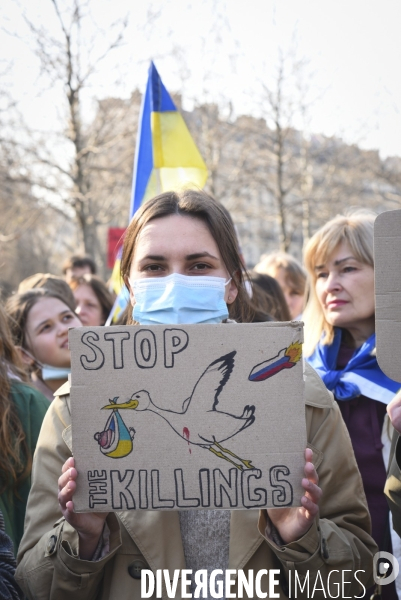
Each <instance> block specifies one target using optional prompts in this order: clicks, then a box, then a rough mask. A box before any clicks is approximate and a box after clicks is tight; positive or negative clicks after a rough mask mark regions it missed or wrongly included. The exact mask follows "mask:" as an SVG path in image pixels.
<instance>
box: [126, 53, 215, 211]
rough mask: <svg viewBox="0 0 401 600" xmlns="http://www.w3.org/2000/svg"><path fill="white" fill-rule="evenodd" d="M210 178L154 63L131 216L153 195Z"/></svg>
mask: <svg viewBox="0 0 401 600" xmlns="http://www.w3.org/2000/svg"><path fill="white" fill-rule="evenodd" d="M206 179H207V168H206V165H205V163H204V160H203V158H202V157H201V155H200V153H199V150H198V148H197V147H196V145H195V142H194V140H193V139H192V137H191V134H190V133H189V131H188V128H187V126H186V125H185V121H184V119H183V118H182V115H181V114H180V113H179V112H178V110H177V108H176V106H175V104H174V102H173V101H172V99H171V96H170V94H169V93H168V91H167V90H166V88H165V87H164V85H163V82H162V80H161V79H160V75H159V73H158V72H157V70H156V67H155V65H154V64H153V62H151V63H150V67H149V77H148V83H147V86H146V92H145V96H144V99H143V103H142V108H141V116H140V129H139V133H138V138H137V145H136V152H135V162H134V177H133V183H132V197H131V208H130V219H131V218H132V217H133V215H134V213H135V211H137V210H138V208H139V207H140V206H141V204H142V203H143V202H145V201H146V200H149V198H152V197H153V196H156V195H157V194H160V193H162V192H167V191H169V190H177V189H178V188H180V187H183V186H188V187H191V186H192V187H198V188H202V187H203V186H204V185H205V183H206Z"/></svg>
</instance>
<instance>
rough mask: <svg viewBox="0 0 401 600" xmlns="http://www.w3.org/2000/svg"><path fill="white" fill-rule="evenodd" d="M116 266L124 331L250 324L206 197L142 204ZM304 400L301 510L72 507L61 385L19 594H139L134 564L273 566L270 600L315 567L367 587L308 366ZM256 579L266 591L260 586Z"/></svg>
mask: <svg viewBox="0 0 401 600" xmlns="http://www.w3.org/2000/svg"><path fill="white" fill-rule="evenodd" d="M121 266H122V275H123V277H124V281H125V282H126V284H127V286H128V287H129V291H130V297H131V303H132V305H133V315H132V317H131V323H133V324H135V323H138V322H139V323H140V324H141V325H143V324H146V326H151V325H150V324H151V323H162V324H166V323H169V324H176V323H220V322H223V323H224V322H228V323H230V322H232V321H233V320H236V321H242V322H249V320H250V317H251V316H252V315H250V307H249V301H248V296H247V292H246V290H245V286H244V280H243V272H242V264H241V260H240V257H239V254H238V248H237V242H236V238H235V232H234V229H233V227H232V225H231V224H230V222H229V221H228V220H227V218H226V216H225V214H224V212H223V211H222V210H221V208H220V207H219V205H218V204H217V203H216V202H215V201H214V200H213V199H212V198H210V197H209V196H207V195H206V194H204V193H202V192H199V191H189V190H187V191H185V192H181V193H179V194H178V193H173V192H169V193H165V194H161V195H160V196H158V197H156V198H154V199H152V200H149V201H148V202H147V203H146V204H144V205H143V206H142V207H141V209H140V210H139V211H138V212H137V213H136V214H135V216H134V218H133V220H132V221H131V223H130V225H129V227H128V229H127V233H126V236H125V242H124V250H123V256H122V261H121ZM224 326H225V327H235V328H237V327H238V335H239V336H240V335H241V326H240V325H236V324H227V325H224ZM306 404H307V405H306V428H307V435H308V442H309V444H310V445H311V446H310V447H311V448H314V450H313V452H312V450H311V449H310V448H308V449H307V450H306V452H305V461H306V462H305V471H304V479H303V480H302V485H303V487H304V489H305V495H304V496H303V498H302V506H301V507H295V508H289V509H280V510H264V511H257V510H248V511H246V510H244V511H241V510H238V511H237V510H236V511H232V513H230V511H226V510H220V511H218V510H217V511H214V510H210V511H207V510H206V511H202V510H200V511H192V510H189V511H181V512H180V511H178V512H165V511H146V510H142V511H135V510H133V511H125V512H120V513H117V514H112V513H110V514H105V513H74V502H73V499H74V492H75V489H76V478H77V471H76V469H75V467H74V459H73V458H72V455H71V427H70V424H71V415H70V404H69V387H68V385H66V386H65V387H64V388H63V389H62V390H60V391H59V397H58V398H56V400H55V402H53V403H52V405H51V407H50V409H49V412H48V415H47V418H46V420H45V423H44V425H43V429H42V434H41V440H40V443H39V447H38V450H37V453H36V456H35V465H34V473H35V475H34V480H35V481H34V485H33V488H32V492H31V496H30V499H29V508H28V511H27V520H26V532H25V536H24V539H23V542H22V545H21V548H20V554H19V566H18V568H17V574H16V577H17V581H18V582H19V583H20V585H21V586H22V587H23V589H24V591H25V593H26V594H27V596H28V598H36V597H46V598H49V599H50V600H56V599H57V600H64V599H67V598H68V599H69V598H71V596H72V595H73V596H74V598H75V600H80V599H86V598H89V597H91V598H96V599H97V600H111V599H114V598H117V597H118V598H120V599H121V600H128V599H129V600H132V599H134V600H135V599H138V600H139V598H140V597H141V581H140V579H139V578H138V577H137V576H136V574H135V568H134V565H135V564H141V565H147V566H145V567H144V568H149V569H152V570H153V571H155V570H157V569H167V570H169V571H170V578H171V579H172V578H173V571H174V569H184V568H186V567H187V568H189V569H193V570H194V571H196V570H198V569H200V568H204V569H207V570H209V569H215V568H221V569H222V570H223V571H224V570H225V569H227V568H230V569H243V570H244V571H245V572H246V573H247V576H249V575H248V574H249V572H251V570H252V573H253V577H257V574H258V572H259V570H260V569H267V570H269V569H280V571H281V577H280V584H279V585H278V588H276V590H277V591H279V592H280V598H284V597H287V596H286V593H288V592H285V589H286V585H287V583H286V581H287V580H288V574H289V570H294V569H297V570H298V573H299V575H300V576H301V577H304V576H306V573H309V574H310V575H311V577H316V576H317V572H318V571H319V572H320V574H321V576H322V577H323V579H326V580H327V576H328V573H329V572H330V571H333V570H336V569H337V571H335V572H334V575H335V573H340V571H341V569H349V570H351V571H353V572H355V571H357V570H359V569H360V570H361V571H360V572H359V576H360V581H362V582H363V583H364V584H365V585H367V584H368V583H369V582H370V579H371V570H372V554H373V553H374V552H375V550H376V547H375V545H374V543H373V541H372V539H371V537H370V535H369V531H370V522H369V517H368V513H367V506H366V501H365V497H364V494H363V491H362V485H361V480H360V475H359V472H358V469H357V467H356V464H355V459H354V456H353V452H352V448H351V445H350V442H349V437H348V434H347V432H346V430H345V427H344V424H343V422H342V419H341V415H340V413H339V410H338V407H337V406H336V405H335V404H334V403H333V401H332V398H331V396H330V394H329V393H328V392H327V390H326V389H325V387H324V386H323V384H322V382H321V380H320V379H319V377H318V376H317V375H316V374H315V373H314V372H313V370H312V369H309V368H307V372H306ZM312 457H313V459H314V460H316V459H318V461H319V465H318V467H317V468H315V467H314V465H313V463H312ZM36 465H37V467H36ZM57 482H58V488H59V494H58V497H57V496H56V494H55V492H54V490H55V488H56V487H57ZM39 505H40V506H42V510H41V511H40V514H38V512H37V510H36V509H37V507H38V506H39ZM326 540H327V543H328V547H326V545H325V544H326ZM50 543H51V551H50V552H49V551H48V550H46V549H47V548H49V544H50ZM137 561H140V562H139V563H137ZM333 579H335V577H334V578H333ZM261 585H262V588H263V591H264V592H266V593H267V591H268V589H269V588H268V580H267V578H262V579H261ZM344 589H345V592H346V593H347V595H348V596H351V595H359V594H360V591H361V587H360V585H359V584H358V583H357V582H356V581H355V580H354V581H353V582H352V583H351V584H350V585H346V586H345V588H344ZM315 597H316V598H322V597H326V596H323V595H322V594H320V595H319V594H316V595H315Z"/></svg>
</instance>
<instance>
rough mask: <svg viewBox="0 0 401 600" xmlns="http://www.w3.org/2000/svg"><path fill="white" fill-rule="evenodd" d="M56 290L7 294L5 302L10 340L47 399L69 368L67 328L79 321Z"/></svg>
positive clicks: (63, 379)
mask: <svg viewBox="0 0 401 600" xmlns="http://www.w3.org/2000/svg"><path fill="white" fill-rule="evenodd" d="M68 302H69V300H68V298H66V299H64V298H63V297H61V296H59V295H58V293H56V292H53V291H51V290H49V289H46V288H40V289H32V290H28V291H27V292H24V293H23V294H15V295H14V296H11V297H10V298H9V299H8V301H7V304H6V311H7V314H8V318H9V324H10V329H11V332H12V335H13V339H14V344H15V345H16V346H17V347H18V348H19V349H20V352H21V356H22V359H23V361H24V362H25V364H27V365H28V367H29V370H30V372H31V379H32V383H33V385H34V386H35V387H36V388H37V389H38V390H39V391H40V392H42V394H44V396H46V398H47V399H48V400H49V401H50V402H51V401H52V400H53V394H54V392H55V391H56V390H57V389H58V388H59V387H60V386H61V385H63V384H64V383H65V382H66V381H67V379H68V374H69V372H70V368H71V357H70V351H69V349H68V329H69V328H70V327H79V326H81V325H82V323H81V321H80V320H79V318H78V317H77V315H76V314H75V312H74V309H75V306H72V305H69V304H68Z"/></svg>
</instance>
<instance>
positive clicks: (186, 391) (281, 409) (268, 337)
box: [70, 322, 306, 512]
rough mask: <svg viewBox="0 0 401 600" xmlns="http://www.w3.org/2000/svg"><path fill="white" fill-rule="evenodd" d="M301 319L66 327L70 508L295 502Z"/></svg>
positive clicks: (302, 431)
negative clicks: (72, 469) (74, 474)
mask: <svg viewBox="0 0 401 600" xmlns="http://www.w3.org/2000/svg"><path fill="white" fill-rule="evenodd" d="M302 341H303V324H302V323H299V322H295V323H258V324H250V325H247V324H241V325H239V324H226V325H221V324H220V325H182V326H181V325H174V326H164V325H156V326H152V327H133V326H121V327H82V328H76V329H73V330H71V331H70V349H71V353H72V375H71V380H72V387H71V412H72V443H73V454H74V457H75V460H76V468H77V470H78V474H79V475H78V480H77V492H76V494H75V496H74V505H75V510H76V511H78V512H80V511H92V510H93V511H118V510H131V509H151V510H185V509H196V508H199V509H205V508H213V509H215V508H216V509H219V508H221V509H239V508H263V507H280V508H282V507H288V506H299V505H300V499H301V497H302V495H303V491H302V487H301V479H302V477H303V468H304V449H305V447H306V427H305V406H304V393H303V388H304V382H303V360H302V345H301V344H302Z"/></svg>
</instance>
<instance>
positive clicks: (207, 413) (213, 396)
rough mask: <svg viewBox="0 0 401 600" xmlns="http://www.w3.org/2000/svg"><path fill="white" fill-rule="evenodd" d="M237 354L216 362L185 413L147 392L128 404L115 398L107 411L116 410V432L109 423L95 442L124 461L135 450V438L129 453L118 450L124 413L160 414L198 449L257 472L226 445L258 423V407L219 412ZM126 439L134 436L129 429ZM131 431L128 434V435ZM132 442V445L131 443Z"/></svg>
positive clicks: (185, 404) (137, 394) (198, 384)
mask: <svg viewBox="0 0 401 600" xmlns="http://www.w3.org/2000/svg"><path fill="white" fill-rule="evenodd" d="M235 354H236V351H233V352H230V353H228V354H226V355H224V356H221V357H220V358H218V359H217V360H214V361H213V362H212V363H211V364H210V365H209V366H208V367H207V369H206V370H205V371H204V372H203V373H202V375H201V376H200V377H199V379H198V381H197V382H196V384H195V387H194V389H193V391H192V394H191V395H190V396H189V398H187V399H186V400H184V402H183V404H182V408H181V411H173V410H171V409H168V408H161V407H159V406H157V405H156V404H155V403H154V402H153V400H152V398H151V397H150V394H149V392H148V391H146V390H140V391H137V392H135V393H134V394H132V396H131V398H130V399H129V400H128V401H127V402H123V403H120V404H117V400H118V397H117V398H114V400H113V401H111V403H110V404H108V405H106V406H103V409H108V410H113V415H114V417H115V420H114V421H113V427H114V430H113V432H112V433H108V432H107V431H108V429H109V428H110V427H109V425H110V424H111V423H110V424H109V421H110V418H109V420H108V421H107V424H106V427H105V430H104V431H103V432H99V433H97V434H95V439H96V440H97V441H98V443H99V445H100V446H101V448H100V449H101V451H102V452H103V453H104V454H106V455H107V456H111V457H112V458H121V457H122V456H126V455H127V454H129V453H130V452H131V451H132V437H133V436H130V437H131V439H130V440H129V441H128V440H126V441H128V444H127V445H126V450H128V451H126V450H124V449H123V448H122V447H121V453H119V451H117V453H116V450H115V446H116V442H117V437H116V431H117V429H116V427H115V424H116V421H118V423H119V419H120V420H121V421H122V418H121V416H120V415H119V411H120V410H127V409H132V410H138V411H146V410H147V411H149V412H152V413H154V414H155V415H158V416H159V417H161V418H162V419H164V420H165V421H166V423H168V425H169V426H170V427H171V428H172V429H173V430H174V432H175V433H176V434H177V435H178V436H179V437H181V438H182V439H183V440H185V441H186V442H187V443H189V444H192V445H194V446H199V447H200V448H203V449H205V450H209V451H210V452H212V453H213V454H214V455H215V456H217V457H219V458H221V459H223V460H226V461H228V462H230V463H232V464H233V465H234V466H235V467H237V469H239V470H241V471H242V470H244V469H254V468H255V467H254V466H253V465H252V462H251V461H250V460H247V459H244V458H240V457H239V456H237V455H236V454H234V452H232V451H231V450H229V449H228V448H225V447H223V446H222V443H223V442H225V441H226V440H229V439H230V438H232V437H234V436H235V435H237V434H238V433H240V432H241V431H243V430H244V429H246V428H247V427H250V426H251V425H252V424H253V423H254V421H255V414H254V413H255V406H251V405H246V406H245V407H244V410H243V412H242V414H241V415H239V416H238V415H233V414H231V413H229V412H225V411H221V410H219V395H220V393H221V391H222V389H223V388H224V386H225V384H226V383H227V381H228V380H229V378H230V375H231V373H232V371H233V368H234V357H235ZM125 429H126V431H125V437H128V434H129V433H130V432H129V430H128V428H126V427H125ZM127 432H128V433H127ZM109 440H110V442H112V443H113V444H114V450H113V451H112V453H111V454H110V453H109V443H108V442H109ZM129 442H131V444H129ZM102 444H103V445H102Z"/></svg>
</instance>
